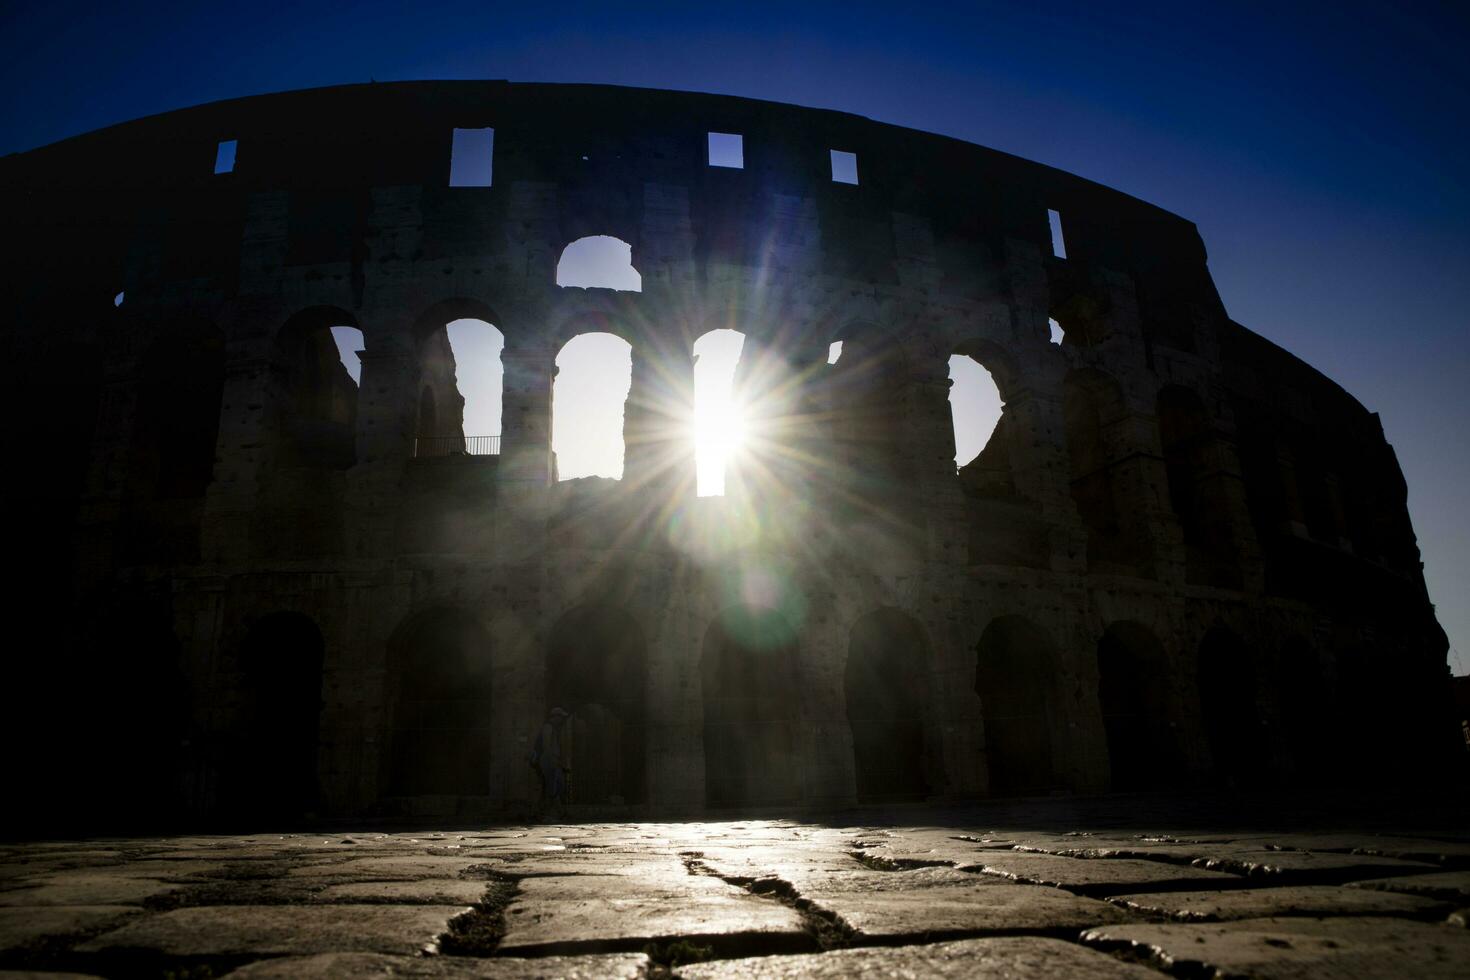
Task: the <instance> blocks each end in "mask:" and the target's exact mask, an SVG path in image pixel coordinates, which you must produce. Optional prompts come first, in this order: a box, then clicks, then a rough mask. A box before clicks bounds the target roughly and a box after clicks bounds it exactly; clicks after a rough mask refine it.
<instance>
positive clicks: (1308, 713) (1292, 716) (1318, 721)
mask: <svg viewBox="0 0 1470 980" xmlns="http://www.w3.org/2000/svg"><path fill="white" fill-rule="evenodd" d="M1327 692H1328V687H1327V684H1326V681H1325V680H1324V679H1323V676H1322V667H1321V663H1320V662H1319V660H1318V656H1317V652H1316V650H1314V649H1313V648H1312V646H1311V645H1310V644H1309V643H1308V642H1307V641H1306V640H1304V639H1303V638H1301V637H1300V636H1294V637H1291V638H1290V639H1288V640H1287V641H1286V643H1285V644H1284V645H1283V647H1282V649H1281V709H1280V715H1281V727H1282V731H1283V733H1284V735H1285V738H1286V745H1287V751H1288V752H1289V753H1290V755H1291V770H1292V776H1293V778H1294V779H1296V780H1297V781H1298V782H1302V783H1306V784H1316V783H1320V782H1323V781H1324V780H1326V779H1327V778H1328V777H1329V776H1330V775H1331V761H1330V759H1329V757H1328V756H1327V753H1326V747H1327V738H1326V736H1327V733H1328V731H1329V729H1328V725H1327V719H1328V712H1327V711H1325V710H1324V705H1325V704H1326V703H1327Z"/></svg>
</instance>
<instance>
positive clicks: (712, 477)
mask: <svg viewBox="0 0 1470 980" xmlns="http://www.w3.org/2000/svg"><path fill="white" fill-rule="evenodd" d="M744 442H745V418H744V413H743V412H742V411H741V410H740V408H739V407H738V406H737V405H736V404H735V401H734V399H732V398H729V397H726V398H722V399H716V398H709V399H705V400H704V404H702V405H696V406H695V409H694V458H695V468H696V476H697V480H698V493H699V496H701V497H711V496H719V495H721V494H723V493H724V492H725V466H726V465H727V464H728V463H729V462H730V459H731V458H732V457H733V456H735V455H736V454H737V453H738V452H739V451H740V448H741V446H742V445H744Z"/></svg>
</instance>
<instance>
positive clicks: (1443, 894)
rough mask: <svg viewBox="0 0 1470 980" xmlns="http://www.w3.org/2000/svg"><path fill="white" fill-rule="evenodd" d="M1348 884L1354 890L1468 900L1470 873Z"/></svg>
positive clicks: (1410, 876)
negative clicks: (1370, 889) (1365, 889)
mask: <svg viewBox="0 0 1470 980" xmlns="http://www.w3.org/2000/svg"><path fill="white" fill-rule="evenodd" d="M1350 884H1351V885H1352V886H1353V887H1354V888H1376V889H1380V890H1382V891H1390V892H1403V893H1405V894H1407V895H1426V896H1428V897H1430V898H1442V899H1446V900H1456V901H1465V900H1467V899H1470V871H1441V872H1439V873H1437V874H1424V875H1401V876H1397V877H1393V878H1373V879H1369V880H1367V881H1354V882H1351V883H1350Z"/></svg>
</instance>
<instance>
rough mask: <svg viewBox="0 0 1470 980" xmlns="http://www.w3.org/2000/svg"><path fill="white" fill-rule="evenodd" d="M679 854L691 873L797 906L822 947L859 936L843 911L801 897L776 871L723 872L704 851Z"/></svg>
mask: <svg viewBox="0 0 1470 980" xmlns="http://www.w3.org/2000/svg"><path fill="white" fill-rule="evenodd" d="M679 856H680V858H682V859H683V861H684V867H685V869H686V870H688V872H689V873H690V874H692V875H708V876H710V877H713V878H718V879H720V880H721V881H723V882H724V883H725V884H727V885H734V886H735V887H736V888H743V889H745V890H746V891H748V892H750V893H751V894H752V895H759V896H760V897H762V898H770V899H774V900H775V901H778V902H780V903H781V904H783V905H785V906H788V907H789V908H792V909H794V910H795V911H796V913H797V915H799V916H800V917H801V924H802V928H803V929H804V930H805V931H806V932H807V934H808V935H810V936H811V937H812V939H813V940H815V942H816V943H817V945H818V946H819V947H820V948H821V949H823V950H827V949H840V948H842V947H845V946H850V945H852V943H853V941H854V940H855V939H856V938H857V935H858V933H857V930H856V929H854V928H853V927H852V926H850V925H848V923H847V922H846V921H845V920H844V919H843V918H842V917H841V916H840V915H838V914H837V913H836V912H833V911H831V910H830V909H826V908H823V907H822V906H820V905H818V904H817V903H816V902H813V901H811V900H810V899H807V898H804V897H802V894H801V893H800V892H799V891H797V890H796V887H795V886H794V885H792V884H791V882H789V881H787V880H785V879H784V878H779V877H777V876H775V875H760V876H756V877H746V876H744V875H724V874H721V873H720V872H718V871H716V870H715V869H714V868H713V867H711V866H710V865H709V864H707V863H705V861H704V855H703V854H702V853H701V852H699V851H685V852H683V853H681V854H680V855H679Z"/></svg>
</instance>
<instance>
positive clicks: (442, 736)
mask: <svg viewBox="0 0 1470 980" xmlns="http://www.w3.org/2000/svg"><path fill="white" fill-rule="evenodd" d="M492 660H493V651H492V645H491V642H490V637H489V635H488V634H487V633H486V632H485V629H484V627H483V626H481V625H480V622H479V620H477V619H476V618H475V617H474V616H472V615H471V614H469V613H467V612H464V611H462V610H457V609H436V610H426V611H424V612H421V613H419V614H417V615H415V616H412V617H410V618H409V619H408V620H407V621H406V622H404V623H403V624H402V625H401V626H399V627H398V629H397V630H396V631H395V632H394V634H393V638H392V639H391V640H390V642H389V646H388V673H389V678H388V685H389V702H390V704H391V705H392V711H391V721H390V730H389V734H388V753H387V767H388V772H387V776H386V785H387V788H388V795H390V796H486V795H488V794H489V793H490V746H491V707H492V705H491V691H492V671H493V663H492Z"/></svg>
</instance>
